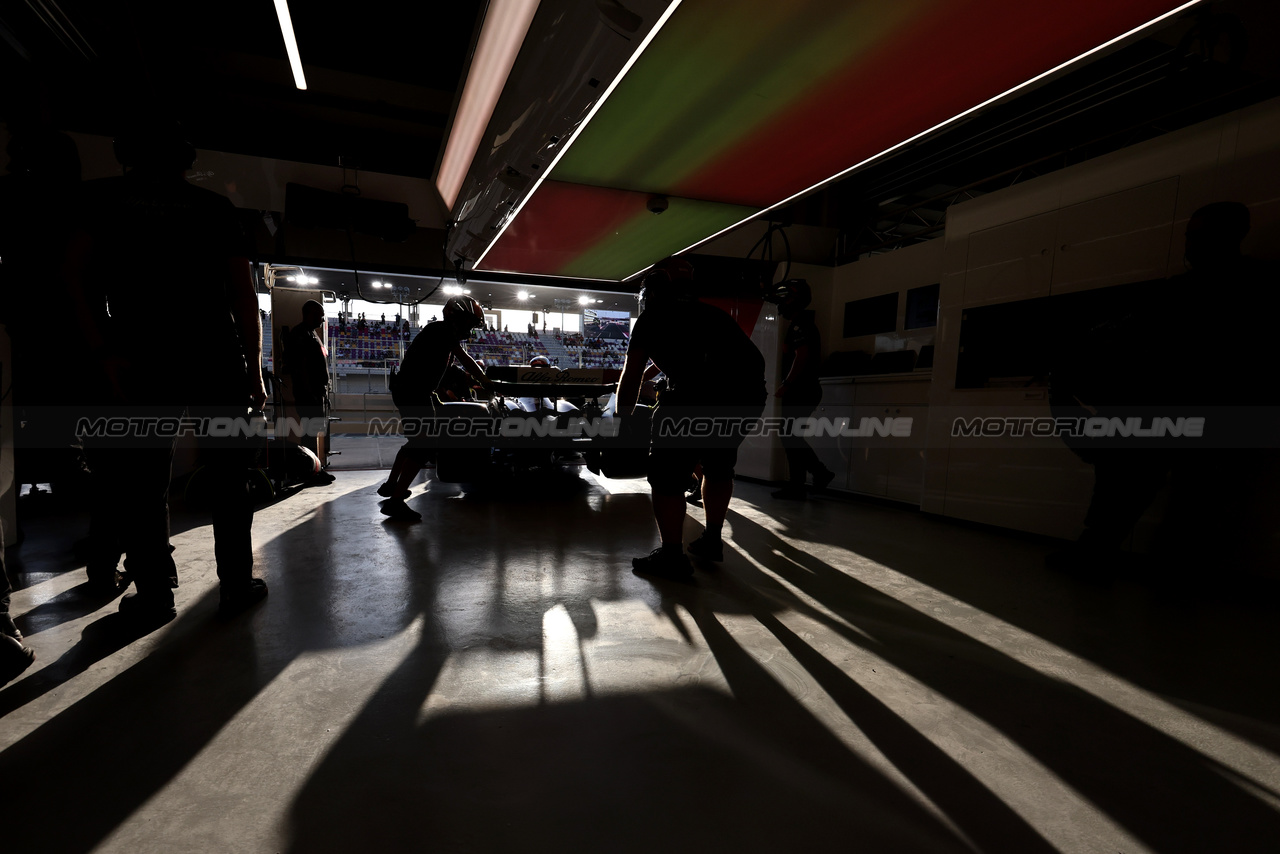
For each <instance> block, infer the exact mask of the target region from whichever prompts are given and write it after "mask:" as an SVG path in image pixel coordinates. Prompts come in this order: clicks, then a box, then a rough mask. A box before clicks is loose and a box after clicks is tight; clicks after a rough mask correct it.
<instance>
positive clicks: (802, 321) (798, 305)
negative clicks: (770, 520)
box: [768, 279, 835, 499]
mask: <svg viewBox="0 0 1280 854" xmlns="http://www.w3.org/2000/svg"><path fill="white" fill-rule="evenodd" d="M811 299H812V291H811V290H810V289H809V283H808V282H807V281H805V280H804V279H788V280H787V281H785V282H782V283H780V284H778V285H777V286H776V287H775V288H774V289H773V291H772V292H770V294H769V296H768V300H769V302H773V303H776V304H777V306H778V313H779V314H781V315H782V316H783V317H784V318H786V319H787V320H789V321H791V327H790V328H789V329H788V330H787V336H786V338H785V339H784V340H783V342H782V372H783V380H782V384H781V385H779V386H778V390H777V391H776V392H774V397H778V398H781V400H782V415H783V417H784V418H786V419H788V420H787V430H786V433H785V435H784V436H783V437H782V449H783V450H784V451H785V452H786V455H787V476H788V480H787V485H786V487H785V488H783V489H779V490H776V491H775V492H774V493H773V497H774V498H786V499H804V498H806V497H808V492H807V490H806V485H805V478H806V477H807V476H808V475H809V474H811V473H812V475H813V485H814V487H815V488H816V489H825V488H826V487H827V485H828V484H830V483H831V481H832V479H833V478H834V477H835V472H833V471H831V470H830V469H828V468H827V467H826V466H824V465H823V464H822V461H821V460H819V459H818V455H817V454H816V453H814V450H813V448H811V447H809V443H808V442H806V441H805V440H804V437H803V436H799V435H796V432H795V430H796V427H795V425H796V423H797V419H801V418H808V417H810V416H811V415H813V411H814V410H815V409H817V408H818V404H819V403H820V402H821V401H822V384H821V382H819V380H818V361H819V359H820V358H821V355H822V340H821V338H820V337H819V334H818V326H817V324H815V323H814V322H813V312H812V311H808V310H807V308H808V306H809V301H810V300H811Z"/></svg>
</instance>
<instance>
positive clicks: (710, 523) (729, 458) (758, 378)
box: [617, 258, 767, 579]
mask: <svg viewBox="0 0 1280 854" xmlns="http://www.w3.org/2000/svg"><path fill="white" fill-rule="evenodd" d="M693 287H694V283H693V267H692V265H691V264H689V262H688V261H686V260H684V259H681V258H668V259H667V260H665V261H661V262H659V263H658V264H657V265H655V267H654V269H653V270H652V271H651V272H650V273H649V275H647V276H646V277H645V279H644V283H643V287H642V289H641V291H640V317H639V319H637V320H636V325H635V330H634V332H633V334H632V336H631V342H630V346H629V348H628V349H627V356H626V361H625V362H624V366H623V370H622V377H621V379H620V380H619V382H618V401H617V406H618V409H617V411H618V412H619V413H626V414H627V415H631V414H633V413H634V410H635V406H636V401H637V398H638V397H639V393H640V386H641V381H642V379H643V375H644V373H645V370H646V366H647V365H648V363H649V361H650V360H652V361H653V364H654V365H656V366H657V367H658V369H659V370H661V371H662V372H663V373H664V374H666V375H667V380H668V386H667V389H666V391H665V392H664V393H663V396H662V400H661V402H660V403H659V404H658V407H657V409H656V410H655V411H654V416H653V422H652V428H653V429H652V439H651V442H652V444H651V447H650V451H649V485H650V487H651V490H652V495H653V513H654V517H655V519H656V521H657V524H658V533H659V535H660V537H661V539H662V544H661V546H660V547H659V548H657V549H654V551H653V552H652V553H651V554H649V555H648V556H647V557H639V558H635V559H633V560H632V562H631V563H632V566H633V568H634V569H635V571H636V572H638V573H644V574H652V575H658V576H662V577H667V578H677V579H682V578H688V577H689V576H690V575H692V574H693V567H692V565H691V564H690V562H689V558H688V557H687V556H686V555H685V553H684V545H683V529H684V518H685V488H686V486H687V485H688V483H689V478H690V476H691V475H692V474H693V471H694V469H695V467H696V466H698V465H699V464H701V466H702V474H703V491H702V497H703V503H704V505H705V511H706V529H705V530H704V531H703V533H702V535H701V536H700V537H698V538H697V539H696V540H694V541H693V542H691V543H690V544H689V553H690V554H692V555H694V556H696V557H700V558H703V559H706V560H713V561H719V560H723V559H724V544H723V540H722V530H723V527H724V517H725V514H726V512H727V511H728V508H729V499H730V498H731V497H732V495H733V473H734V465H735V464H736V462H737V458H738V446H739V445H740V444H742V440H743V439H744V438H745V435H746V428H747V426H748V425H749V424H750V423H751V422H753V421H754V420H755V419H757V418H758V417H759V416H760V413H761V412H762V411H763V409H764V402H765V399H766V397H767V392H766V391H765V383H764V357H763V356H761V355H760V351H759V350H758V349H756V346H755V344H753V343H751V339H750V338H749V337H747V335H746V333H745V332H743V331H742V330H741V329H740V328H739V327H738V324H737V323H736V322H734V320H733V318H731V317H729V315H727V314H725V313H724V312H723V311H721V310H720V309H718V308H715V307H714V306H711V305H708V304H706V303H703V302H699V301H698V299H697V297H696V296H695V295H694V290H693ZM710 417H718V418H719V419H728V423H730V424H731V425H732V426H731V427H730V429H728V430H726V431H725V432H724V435H719V436H716V437H713V438H711V439H709V440H705V441H700V440H691V439H688V438H680V437H677V436H675V435H674V432H673V431H672V430H670V428H671V427H672V426H674V424H675V423H676V422H678V421H680V420H681V419H685V418H710ZM721 423H723V421H722V422H721Z"/></svg>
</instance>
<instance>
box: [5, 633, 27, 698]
mask: <svg viewBox="0 0 1280 854" xmlns="http://www.w3.org/2000/svg"><path fill="white" fill-rule="evenodd" d="M35 660H36V653H35V650H33V649H32V648H31V647H29V646H23V645H22V641H20V640H17V639H16V638H14V637H13V636H11V635H6V634H0V685H4V684H5V683H7V682H9V681H11V680H13V679H15V678H16V677H17V676H18V674H19V673H21V672H22V671H24V670H26V669H27V668H28V667H30V666H31V663H32V662H33V661H35Z"/></svg>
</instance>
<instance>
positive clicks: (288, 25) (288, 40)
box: [276, 0, 307, 89]
mask: <svg viewBox="0 0 1280 854" xmlns="http://www.w3.org/2000/svg"><path fill="white" fill-rule="evenodd" d="M276 17H277V18H279V19H280V32H281V34H282V35H283V36H284V49H285V53H287V54H289V67H290V68H292V69H293V84H294V85H295V86H297V87H298V88H299V89H306V88H307V78H305V77H303V76H302V55H301V54H299V53H298V40H297V38H295V37H294V35H293V21H292V20H291V19H290V18H289V2H288V0H276Z"/></svg>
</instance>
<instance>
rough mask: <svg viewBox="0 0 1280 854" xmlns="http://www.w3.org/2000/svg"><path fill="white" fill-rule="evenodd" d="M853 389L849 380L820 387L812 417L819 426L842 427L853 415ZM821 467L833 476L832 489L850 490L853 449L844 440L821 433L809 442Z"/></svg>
mask: <svg viewBox="0 0 1280 854" xmlns="http://www.w3.org/2000/svg"><path fill="white" fill-rule="evenodd" d="M853 393H854V385H853V380H852V379H843V380H838V381H831V382H824V383H823V384H822V403H820V404H819V405H818V408H817V409H815V410H814V413H813V415H814V417H815V418H817V419H820V421H819V423H822V424H830V425H833V426H834V425H837V424H841V423H845V422H844V421H842V419H848V418H849V417H850V415H851V413H852V411H853ZM809 446H810V447H811V448H813V451H814V453H815V454H817V455H818V459H819V460H821V461H822V464H823V465H824V466H826V467H827V468H829V469H830V470H831V471H833V472H834V473H835V478H833V479H832V481H831V487H830V488H831V489H848V488H849V461H850V459H851V457H852V453H853V448H852V445H851V444H850V440H849V438H848V437H847V436H842V435H831V431H827V430H824V431H822V432H821V433H820V434H819V435H816V436H814V437H812V438H811V439H809Z"/></svg>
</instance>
